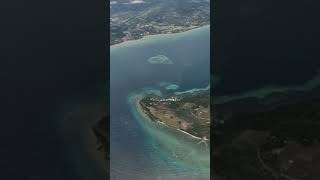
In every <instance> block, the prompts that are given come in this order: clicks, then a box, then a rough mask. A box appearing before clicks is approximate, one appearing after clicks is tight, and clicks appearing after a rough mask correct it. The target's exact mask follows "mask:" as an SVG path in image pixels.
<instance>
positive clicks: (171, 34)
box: [110, 25, 210, 50]
mask: <svg viewBox="0 0 320 180" xmlns="http://www.w3.org/2000/svg"><path fill="white" fill-rule="evenodd" d="M206 27H209V28H210V25H204V26H199V27H195V28H192V29H188V30H186V31H181V32H177V33H163V34H151V35H146V36H143V37H142V38H139V39H134V40H129V41H124V42H121V43H117V44H113V45H111V46H110V50H111V49H114V48H120V47H125V46H127V45H129V46H130V45H136V44H138V43H140V42H141V41H144V40H147V39H154V38H157V37H160V36H176V35H183V34H185V33H190V32H192V31H196V30H201V29H202V28H206Z"/></svg>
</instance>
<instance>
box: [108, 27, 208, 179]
mask: <svg viewBox="0 0 320 180" xmlns="http://www.w3.org/2000/svg"><path fill="white" fill-rule="evenodd" d="M110 52H111V55H110V56H111V59H110V115H111V120H110V121H111V122H110V130H111V132H110V135H111V139H110V146H111V149H110V151H111V152H110V158H111V162H110V169H111V179H112V180H122V179H133V180H134V179H139V180H144V179H146V180H153V179H156V180H158V179H159V180H160V179H165V180H170V179H172V180H177V179H186V180H202V179H203V180H205V179H209V174H210V170H209V167H210V153H209V150H208V148H206V147H204V146H202V145H199V144H197V141H196V140H195V139H193V138H191V137H189V136H188V135H185V134H183V133H181V132H178V131H177V130H174V129H170V128H167V127H163V126H161V125H157V124H154V123H150V122H148V121H147V119H146V118H145V117H144V116H142V114H141V113H139V112H138V111H137V108H136V106H135V105H136V100H137V98H138V97H139V96H141V95H143V94H144V93H148V92H150V91H152V92H155V91H156V92H158V93H161V94H173V93H175V92H178V91H179V92H181V91H188V90H192V89H198V88H206V87H208V84H209V82H210V26H204V27H201V28H197V29H194V30H191V31H187V32H182V33H176V34H165V35H154V36H147V37H145V38H142V39H140V40H135V41H128V42H125V43H121V44H118V45H115V46H112V47H111V48H110ZM150 59H152V61H150ZM148 60H149V61H148ZM164 84H167V85H168V86H166V87H164ZM172 87H174V88H172Z"/></svg>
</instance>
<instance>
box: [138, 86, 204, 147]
mask: <svg viewBox="0 0 320 180" xmlns="http://www.w3.org/2000/svg"><path fill="white" fill-rule="evenodd" d="M138 108H139V109H140V110H141V112H143V113H144V114H145V115H147V117H148V118H149V119H150V120H151V121H153V122H155V123H163V124H165V125H167V126H168V127H171V128H174V129H177V130H178V131H180V132H183V133H185V134H188V135H190V136H192V137H194V138H197V139H202V140H205V141H207V140H210V93H209V90H206V91H200V92H193V93H185V94H183V95H174V96H164V97H162V96H159V95H157V94H149V95H146V96H144V97H143V98H141V99H140V100H139V101H138Z"/></svg>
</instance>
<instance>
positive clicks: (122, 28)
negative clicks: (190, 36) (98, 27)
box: [110, 0, 210, 45]
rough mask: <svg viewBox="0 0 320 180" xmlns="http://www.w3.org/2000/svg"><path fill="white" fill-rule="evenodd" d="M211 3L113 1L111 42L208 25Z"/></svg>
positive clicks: (198, 0) (199, 0)
mask: <svg viewBox="0 0 320 180" xmlns="http://www.w3.org/2000/svg"><path fill="white" fill-rule="evenodd" d="M209 3H210V1H209V0H185V1H175V0H157V1H155V0H143V1H142V0H114V1H111V2H110V11H111V12H110V45H114V44H118V43H121V42H125V41H129V40H136V39H140V38H142V37H144V36H148V35H156V34H170V33H178V32H184V31H188V30H191V29H194V28H197V27H201V26H205V25H209V24H210V6H209Z"/></svg>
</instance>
